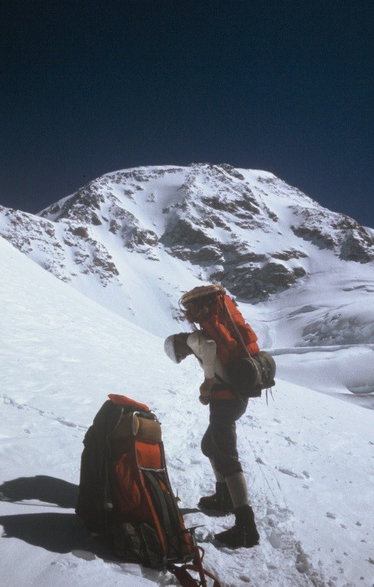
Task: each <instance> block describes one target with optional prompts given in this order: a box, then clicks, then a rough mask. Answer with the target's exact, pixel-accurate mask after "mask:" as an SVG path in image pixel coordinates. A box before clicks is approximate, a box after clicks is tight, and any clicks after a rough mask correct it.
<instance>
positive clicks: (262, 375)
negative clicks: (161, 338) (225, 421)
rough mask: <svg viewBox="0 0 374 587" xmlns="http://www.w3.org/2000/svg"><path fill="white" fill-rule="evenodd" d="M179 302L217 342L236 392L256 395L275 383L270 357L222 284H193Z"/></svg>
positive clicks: (251, 395) (193, 321) (188, 316)
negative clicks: (259, 344)
mask: <svg viewBox="0 0 374 587" xmlns="http://www.w3.org/2000/svg"><path fill="white" fill-rule="evenodd" d="M180 303H181V304H182V306H183V307H184V308H185V315H186V318H187V320H188V321H189V322H191V323H193V324H199V326H200V327H201V328H202V330H203V331H204V332H205V333H206V334H207V335H208V336H210V337H211V338H212V339H213V340H214V341H215V342H216V344H217V355H218V358H219V359H220V361H221V363H222V365H223V366H224V367H225V368H226V369H227V372H228V375H229V378H230V382H231V383H232V387H233V389H235V391H237V392H238V393H239V394H241V395H243V396H245V397H259V396H260V395H261V391H262V390H263V389H269V388H270V387H272V386H273V385H275V382H274V377H275V368H276V367H275V361H274V359H273V357H272V356H271V355H270V354H269V353H267V352H266V351H260V350H259V347H258V345H257V335H256V333H255V332H254V330H253V329H252V328H251V326H250V325H249V324H248V323H247V322H246V321H245V320H244V318H243V316H242V314H241V313H240V311H239V309H238V307H237V305H236V303H235V302H234V300H233V299H232V298H231V297H230V296H228V295H227V294H226V292H225V289H224V288H223V287H222V286H220V285H206V286H201V287H195V288H194V289H192V290H190V291H188V292H186V293H185V294H184V295H183V296H182V297H181V299H180Z"/></svg>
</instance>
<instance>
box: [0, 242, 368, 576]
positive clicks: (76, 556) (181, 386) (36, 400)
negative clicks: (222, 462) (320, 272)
mask: <svg viewBox="0 0 374 587" xmlns="http://www.w3.org/2000/svg"><path fill="white" fill-rule="evenodd" d="M0 259H1V267H2V280H1V284H0V309H1V325H2V333H3V342H2V350H1V374H2V386H1V398H0V401H1V408H0V409H1V421H2V427H1V436H0V456H1V460H0V463H1V464H0V483H1V486H0V491H1V492H2V497H1V500H2V501H1V502H0V514H1V515H0V524H1V525H2V527H3V535H2V538H1V540H0V551H1V575H2V585H5V586H6V587H23V586H24V587H26V586H27V587H31V586H36V585H37V586H38V587H50V586H51V585H54V587H63V586H64V587H65V586H66V585H70V586H73V587H75V586H76V587H78V586H79V587H85V586H87V587H88V586H90V587H95V586H97V587H99V586H100V587H102V586H106V585H108V586H112V585H128V586H131V587H133V586H134V585H136V586H138V585H139V586H142V585H144V586H145V585H174V584H175V581H174V579H173V578H172V577H171V576H170V575H169V574H163V573H158V572H155V571H152V570H149V569H145V568H142V567H140V566H138V565H134V564H126V563H123V562H121V561H118V560H116V559H115V557H113V556H112V555H111V553H110V551H108V550H107V549H106V548H105V547H104V546H103V545H101V544H100V543H99V542H95V540H94V539H93V538H92V537H90V536H89V534H88V532H87V531H86V530H85V528H84V527H83V525H82V524H81V522H80V520H79V519H77V517H76V516H75V514H74V505H75V496H76V490H77V484H78V481H79V466H80V455H81V451H82V440H83V436H84V433H85V430H86V429H87V427H88V426H89V425H90V424H91V422H92V419H93V417H94V416H95V414H96V412H97V411H98V409H99V408H100V406H101V405H102V403H103V402H104V401H105V400H106V396H107V394H108V393H123V394H125V395H129V396H131V397H133V398H135V399H137V400H140V401H142V402H145V403H147V404H148V405H149V406H150V407H151V408H152V409H153V410H154V411H155V412H156V414H157V416H158V417H159V418H160V420H161V422H162V428H163V439H164V444H165V450H166V456H167V461H168V467H169V473H170V477H171V481H172V485H173V488H174V491H175V492H176V493H178V496H179V497H180V499H181V502H180V506H181V508H182V511H183V512H184V514H185V521H186V524H187V525H188V526H199V527H198V529H197V536H198V539H199V542H200V544H201V546H202V547H203V548H204V550H205V565H206V567H207V568H208V569H209V570H211V571H213V572H214V573H215V574H216V575H217V576H218V577H219V579H220V580H221V583H222V585H223V586H225V587H229V586H230V587H240V586H245V585H258V586H261V587H262V586H274V587H279V586H283V587H290V586H307V585H318V586H327V585H328V586H331V587H332V586H337V587H343V586H344V587H348V586H350V587H352V586H355V587H356V586H358V585H363V586H365V587H369V586H372V585H373V580H374V573H373V571H374V560H373V559H374V557H373V550H372V544H373V538H374V533H373V522H374V515H373V507H372V497H373V496H372V482H373V465H372V463H373V447H374V439H373V435H372V434H373V433H372V430H373V426H372V414H373V412H372V409H367V408H373V407H374V406H373V396H372V395H371V394H367V395H360V396H357V395H354V394H352V393H350V392H349V391H348V390H349V389H351V391H354V392H357V391H363V390H364V391H369V390H370V389H369V388H371V389H372V387H373V385H374V372H373V369H372V364H373V347H372V346H371V345H364V344H361V345H357V344H355V343H354V340H346V344H344V345H343V344H342V345H335V346H331V345H330V346H327V347H325V348H322V347H321V348H319V347H317V348H315V347H314V348H312V349H311V348H309V347H307V346H305V345H304V346H299V347H297V348H293V349H291V348H289V347H288V346H287V344H288V342H287V341H288V340H291V339H294V336H295V332H296V331H300V330H301V329H303V328H305V327H307V324H308V316H311V314H312V313H313V312H317V313H318V304H316V297H315V296H314V301H313V303H314V304H315V305H316V307H312V308H309V309H308V306H309V305H310V303H311V301H310V291H305V292H304V294H303V292H300V293H299V298H298V300H297V308H299V307H304V312H299V313H298V314H297V315H295V321H296V324H295V323H293V322H292V323H290V324H289V323H288V322H287V320H284V322H283V323H281V326H282V328H281V331H282V333H283V334H282V337H283V338H282V341H280V344H278V343H276V344H277V348H273V352H274V354H275V355H276V359H277V362H278V365H279V377H278V378H277V385H276V388H275V389H274V391H273V396H274V398H273V399H272V398H270V399H269V404H268V405H267V403H266V401H265V399H264V398H261V399H256V400H253V401H251V403H250V406H249V408H248V411H247V413H246V415H245V416H243V418H242V419H241V420H240V422H239V424H238V437H239V450H240V453H241V455H242V462H243V466H244V469H245V473H246V476H247V479H248V485H249V492H250V496H251V501H252V505H253V508H254V510H255V512H256V517H257V521H258V526H259V531H260V534H261V543H260V545H259V546H257V547H255V548H253V549H250V550H247V549H239V550H236V551H235V550H234V551H232V550H230V549H227V548H224V547H219V546H218V544H216V543H215V542H214V540H213V534H214V533H215V532H216V531H219V530H220V529H222V528H226V527H229V525H231V524H232V521H233V519H232V517H231V516H226V517H222V518H212V517H207V516H205V515H204V514H202V513H201V512H199V511H197V509H196V503H197V501H198V499H199V497H200V496H201V495H203V494H207V493H209V492H210V491H211V490H212V489H213V485H214V484H213V478H212V474H211V471H210V468H209V464H208V462H207V459H205V457H204V456H203V455H202V454H201V452H200V447H199V443H200V439H201V437H202V435H203V432H204V430H205V427H206V425H207V419H208V411H207V408H205V407H203V406H201V404H200V403H199V402H198V399H197V395H198V394H197V390H198V386H199V383H200V380H201V373H200V371H199V367H198V365H197V364H196V363H195V362H194V361H193V359H192V358H188V359H187V360H186V361H185V363H184V364H182V365H180V366H175V365H173V364H172V363H170V362H169V361H168V360H167V358H166V357H165V356H164V354H163V340H162V339H161V338H159V337H157V336H155V335H153V334H150V333H149V332H147V331H145V330H143V329H142V328H140V327H137V326H136V325H134V324H133V323H130V322H129V321H127V320H126V319H124V318H121V317H119V316H118V314H115V313H112V312H110V311H109V310H106V309H105V308H103V307H102V306H99V305H98V304H96V303H95V302H93V301H91V300H89V299H88V298H87V297H85V296H83V295H82V294H81V293H79V292H78V291H76V290H75V289H73V288H72V287H71V286H70V285H67V284H65V283H63V282H61V281H59V280H58V279H56V278H55V277H53V276H52V275H50V274H49V273H48V272H46V271H45V270H43V269H41V268H40V267H39V266H38V265H37V264H36V263H34V262H33V261H31V260H29V259H28V258H26V256H25V255H23V254H21V253H20V252H18V251H17V250H16V249H14V248H13V247H12V246H11V245H9V244H8V243H7V242H6V241H4V240H3V239H0ZM164 278H165V279H167V278H168V276H167V275H166V276H164ZM303 295H304V298H303ZM321 295H322V294H321ZM354 295H355V292H354V291H353V292H352V293H351V297H349V294H348V292H345V293H342V294H341V298H340V299H335V306H336V307H338V306H339V305H341V306H342V307H347V304H348V302H349V303H354ZM347 296H348V297H347ZM317 299H318V298H317ZM155 300H157V293H156V292H155ZM363 310H365V311H368V312H369V311H370V307H369V304H368V305H367V307H363ZM343 311H344V310H343ZM154 312H155V314H156V313H157V308H154ZM281 314H282V304H281V302H279V310H277V306H272V309H271V310H270V309H266V308H265V306H264V307H261V306H259V308H258V310H257V311H256V320H257V326H258V330H259V332H260V333H263V335H264V338H266V336H267V337H268V340H269V341H273V340H275V339H276V336H275V333H274V331H275V324H276V322H277V320H278V322H279V321H281V320H282V316H281ZM334 324H336V325H337V326H338V321H337V322H334V321H332V322H331V324H330V328H333V326H334ZM358 327H361V326H358ZM362 327H365V324H363V326H362ZM176 329H180V324H179V325H176ZM313 335H314V334H313V332H312V333H311V336H313ZM263 344H264V342H263ZM321 392H323V393H321ZM348 394H349V395H348ZM347 397H349V399H350V401H349V402H348V401H341V400H342V399H343V400H344V399H347Z"/></svg>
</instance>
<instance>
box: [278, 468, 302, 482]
mask: <svg viewBox="0 0 374 587" xmlns="http://www.w3.org/2000/svg"><path fill="white" fill-rule="evenodd" d="M277 469H278V471H279V472H280V473H283V475H289V477H294V478H295V479H303V477H302V476H301V475H298V474H297V473H294V472H293V471H290V470H289V469H283V468H282V467H277Z"/></svg>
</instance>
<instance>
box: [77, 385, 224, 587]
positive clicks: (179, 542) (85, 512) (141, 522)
mask: <svg viewBox="0 0 374 587" xmlns="http://www.w3.org/2000/svg"><path fill="white" fill-rule="evenodd" d="M83 442H84V449H83V452H82V458H81V471H80V484H79V493H78V501H77V506H76V513H77V514H78V516H79V517H80V518H81V519H82V520H83V522H84V523H85V525H86V527H87V528H88V529H89V530H90V531H91V532H92V533H95V534H98V535H100V536H101V537H103V538H105V539H106V540H108V541H109V542H110V544H111V547H112V549H113V551H114V553H115V554H116V555H117V556H118V557H119V558H121V559H122V560H125V561H128V562H135V563H138V564H142V565H144V566H147V567H150V568H154V569H159V570H168V571H170V572H172V573H173V574H174V575H175V576H176V578H177V579H178V580H179V582H180V584H181V585H185V586H186V587H187V586H194V585H196V586H198V585H206V580H205V577H206V576H209V577H211V578H212V579H213V580H214V585H215V586H216V587H219V583H218V581H217V580H216V579H215V577H214V576H213V575H211V574H210V573H208V572H207V571H205V570H204V569H203V567H202V562H201V560H202V559H201V556H200V550H201V549H199V547H198V546H197V545H196V541H195V538H194V536H193V532H192V531H190V530H187V529H186V527H185V525H184V521H183V517H182V514H181V512H180V510H179V508H178V505H177V502H176V498H175V497H174V494H173V491H172V488H171V485H170V480H169V477H168V473H167V469H166V462H165V454H164V447H163V443H162V440H161V425H160V423H159V421H158V420H157V418H156V416H155V415H154V414H153V413H152V412H151V411H150V409H149V408H148V406H146V405H145V404H141V403H139V402H136V401H134V400H132V399H130V398H127V397H125V396H122V395H115V394H111V395H109V400H108V401H106V402H105V403H104V404H103V406H102V407H101V409H100V410H99V412H98V413H97V415H96V416H95V418H94V421H93V424H92V425H91V426H90V428H89V429H88V430H87V433H86V435H85V437H84V441H83ZM188 569H189V570H192V571H194V572H195V573H198V574H199V576H200V582H197V581H195V579H194V578H193V577H192V575H191V574H190V573H189V572H188Z"/></svg>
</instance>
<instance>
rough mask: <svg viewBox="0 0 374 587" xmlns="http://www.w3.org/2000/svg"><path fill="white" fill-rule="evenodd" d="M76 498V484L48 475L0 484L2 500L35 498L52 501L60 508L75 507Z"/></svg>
mask: <svg viewBox="0 0 374 587" xmlns="http://www.w3.org/2000/svg"><path fill="white" fill-rule="evenodd" d="M77 498H78V486H77V485H74V484H73V483H69V482H68V481H64V480H63V479H56V478H55V477H49V476H48V475H36V476H35V477H19V478H18V479H12V480H11V481H5V483H3V484H2V485H0V500H2V501H11V502H16V501H23V500H28V499H37V500H39V501H43V502H47V503H54V504H56V505H58V506H60V507H62V508H75V505H76V503H77Z"/></svg>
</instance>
